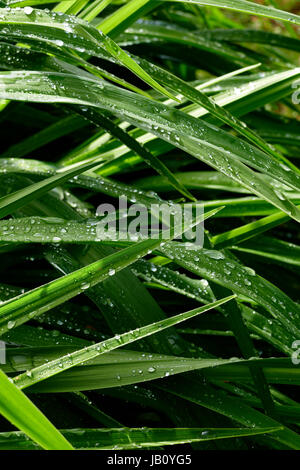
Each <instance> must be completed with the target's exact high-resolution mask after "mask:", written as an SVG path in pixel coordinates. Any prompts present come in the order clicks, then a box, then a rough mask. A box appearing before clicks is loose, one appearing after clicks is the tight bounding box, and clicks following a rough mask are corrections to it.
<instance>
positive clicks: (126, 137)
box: [78, 108, 196, 201]
mask: <svg viewBox="0 0 300 470" xmlns="http://www.w3.org/2000/svg"><path fill="white" fill-rule="evenodd" d="M78 112H79V113H80V108H79V109H78ZM82 115H83V116H85V117H86V118H87V119H88V120H89V121H91V122H92V123H93V124H96V125H98V126H101V127H102V128H104V129H105V130H106V131H108V132H109V133H110V134H111V135H112V136H114V137H115V138H117V139H118V140H120V141H121V142H122V143H123V144H125V145H127V147H128V148H130V149H131V150H133V151H134V152H135V153H137V154H138V155H140V156H141V157H142V158H143V160H145V162H146V163H147V164H148V165H149V166H150V167H152V168H154V170H156V171H157V172H158V173H159V174H160V175H163V176H165V178H167V180H168V181H169V182H170V184H171V185H172V187H173V188H175V189H177V191H179V192H180V193H181V194H182V195H183V196H185V197H187V198H188V199H190V200H192V201H196V199H195V198H194V196H193V195H192V194H191V193H190V192H189V191H188V190H187V189H186V188H185V187H184V185H183V184H182V183H180V181H179V180H177V178H176V177H175V176H174V174H173V173H172V172H171V171H170V170H169V169H168V167H167V166H166V165H165V164H164V163H163V162H162V161H161V160H159V159H158V158H156V156H155V155H152V153H151V152H149V150H147V148H146V147H144V146H143V145H141V144H140V143H139V142H138V141H137V140H135V139H133V138H132V137H131V136H130V134H128V133H127V132H126V131H125V130H123V129H122V128H121V127H119V126H117V125H116V124H114V123H113V122H112V121H111V120H110V119H108V118H106V117H105V116H104V115H103V114H102V113H99V112H97V113H95V112H94V111H93V110H91V109H88V110H84V111H82Z"/></svg>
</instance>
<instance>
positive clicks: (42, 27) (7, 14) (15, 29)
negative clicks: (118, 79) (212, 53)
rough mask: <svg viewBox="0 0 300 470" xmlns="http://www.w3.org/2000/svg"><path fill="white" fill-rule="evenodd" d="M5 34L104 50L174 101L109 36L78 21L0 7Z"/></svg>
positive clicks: (84, 49) (92, 51)
mask: <svg viewBox="0 0 300 470" xmlns="http://www.w3.org/2000/svg"><path fill="white" fill-rule="evenodd" d="M4 33H5V38H6V39H8V38H10V37H11V38H14V39H18V40H19V41H22V42H23V41H26V38H28V39H29V40H30V42H32V41H35V40H36V41H38V42H39V43H40V42H43V41H44V42H46V43H47V42H48V43H49V45H52V46H56V47H57V46H58V47H61V48H70V49H73V50H74V51H79V52H85V53H87V54H89V55H94V56H96V57H97V56H99V53H100V54H101V49H103V50H105V51H106V53H108V54H109V56H111V57H113V58H114V60H115V61H117V63H119V64H122V65H124V66H125V67H127V68H128V69H129V70H131V71H132V72H133V73H135V74H136V75H137V76H138V77H139V78H141V79H142V80H144V81H145V82H146V83H148V84H149V85H150V86H151V87H153V88H155V89H157V90H158V91H160V92H161V93H163V94H164V95H166V96H168V97H169V98H173V99H174V97H173V95H172V94H171V93H169V92H168V91H167V90H165V89H164V88H163V87H162V86H161V85H159V83H157V82H156V81H155V80H153V79H152V77H150V76H149V75H148V74H147V73H146V72H145V71H144V70H143V69H142V68H141V67H140V66H139V65H138V64H137V63H136V62H134V60H132V59H131V58H130V57H129V56H128V55H127V54H126V52H124V51H123V50H122V49H121V48H120V47H119V46H118V45H117V44H116V43H115V42H114V41H113V40H112V39H111V38H110V37H108V36H106V35H105V34H104V33H103V32H99V31H98V30H97V29H96V28H94V27H93V26H92V25H90V24H89V23H86V22H85V21H83V20H80V19H79V18H75V17H70V16H68V15H64V14H61V13H54V12H51V13H47V12H46V11H45V10H37V9H34V10H32V12H31V13H30V14H29V15H28V14H26V13H25V10H24V9H22V8H20V9H18V10H16V9H5V8H0V35H3V34H4ZM101 57H102V54H101ZM175 99H176V98H175Z"/></svg>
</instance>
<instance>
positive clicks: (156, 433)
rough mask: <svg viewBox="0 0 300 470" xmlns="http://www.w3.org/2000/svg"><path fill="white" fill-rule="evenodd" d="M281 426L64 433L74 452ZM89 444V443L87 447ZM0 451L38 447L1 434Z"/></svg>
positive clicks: (239, 434)
mask: <svg viewBox="0 0 300 470" xmlns="http://www.w3.org/2000/svg"><path fill="white" fill-rule="evenodd" d="M279 429H280V427H273V428H272V427H266V428H257V429H246V428H231V429H226V428H221V429H217V428H186V429H184V428H176V429H174V428H170V429H167V428H161V429H159V428H147V429H144V428H143V429H140V428H119V429H118V428H117V429H74V430H73V429H68V430H62V431H61V432H62V434H63V435H64V436H65V437H66V438H67V439H69V440H70V442H71V443H72V445H73V446H74V447H75V449H95V450H104V449H106V450H107V449H111V450H116V449H117V450H128V449H136V448H144V447H146V448H149V447H157V446H169V445H178V444H188V443H192V442H202V441H210V440H215V439H226V438H236V437H244V436H245V437H246V436H250V437H251V436H257V435H259V434H267V433H272V432H275V431H278V430H279ZM87 443H88V444H87ZM0 449H5V450H10V449H11V450H35V449H37V446H35V445H34V444H33V443H30V442H28V441H26V439H25V438H24V436H23V435H22V434H20V433H14V432H7V433H0Z"/></svg>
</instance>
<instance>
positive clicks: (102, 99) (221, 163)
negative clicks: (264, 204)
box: [0, 69, 300, 221]
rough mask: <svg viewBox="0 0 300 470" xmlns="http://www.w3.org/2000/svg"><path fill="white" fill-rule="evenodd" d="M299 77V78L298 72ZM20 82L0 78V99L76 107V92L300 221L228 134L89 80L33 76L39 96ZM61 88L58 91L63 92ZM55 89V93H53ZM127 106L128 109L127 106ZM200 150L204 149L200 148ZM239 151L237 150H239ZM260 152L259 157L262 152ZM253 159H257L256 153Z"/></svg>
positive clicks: (86, 101)
mask: <svg viewBox="0 0 300 470" xmlns="http://www.w3.org/2000/svg"><path fill="white" fill-rule="evenodd" d="M294 73H295V72H294ZM296 73H298V69H297V72H296ZM17 77H18V72H15V73H13V74H11V73H8V74H7V73H1V84H2V90H3V91H2V92H1V94H0V96H2V97H3V98H13V99H21V100H22V99H23V100H24V99H30V100H31V101H41V100H42V99H43V100H46V101H48V102H49V101H50V102H68V103H70V102H71V103H72V102H74V98H71V97H70V95H71V94H72V96H73V93H74V92H75V90H76V93H77V95H78V94H79V95H81V96H82V104H85V105H86V104H88V105H91V106H99V107H102V108H106V109H108V110H111V109H112V108H113V112H114V114H120V116H121V115H122V117H125V116H126V119H128V121H129V122H133V123H134V124H135V125H138V126H140V127H142V128H144V129H145V128H146V129H148V130H151V132H153V133H154V134H155V135H157V136H159V137H161V138H162V139H163V140H167V141H168V142H171V143H172V144H173V145H175V146H176V147H179V148H182V149H183V150H185V151H187V152H188V153H190V154H192V155H194V156H195V157H196V158H200V159H201V160H203V161H205V162H206V163H208V164H209V165H210V166H213V167H214V168H217V169H218V170H220V171H221V172H223V173H225V174H227V176H229V177H231V178H233V179H234V180H236V181H238V182H239V183H240V184H242V185H243V186H245V187H246V188H247V189H249V190H250V191H251V192H253V193H255V194H257V195H259V196H261V197H263V198H264V199H266V200H267V201H269V202H271V204H273V205H275V206H276V207H278V208H280V209H281V210H282V211H283V212H286V213H287V214H288V215H289V216H290V217H292V218H295V220H298V221H300V210H299V209H297V208H296V207H295V206H294V205H293V204H292V203H291V202H290V201H289V200H288V199H286V198H283V197H282V195H281V194H278V195H277V194H276V193H275V192H274V191H273V190H270V188H269V187H267V186H266V185H265V183H262V181H261V179H260V176H259V175H258V174H257V173H254V172H253V171H252V170H250V168H248V167H246V166H245V165H244V164H243V163H242V162H240V161H239V160H238V159H237V158H235V157H234V155H235V152H237V151H238V152H239V151H241V152H243V150H242V145H241V142H239V141H238V140H237V139H235V140H234V141H233V137H230V135H229V134H227V133H225V132H224V133H222V131H220V130H219V129H218V130H217V129H214V128H212V127H211V126H209V127H206V125H205V126H204V123H203V122H202V123H201V124H200V123H199V121H198V120H196V119H192V118H190V117H189V116H187V115H186V114H183V113H182V112H180V111H177V110H173V109H169V108H168V107H165V106H163V105H161V104H160V103H155V104H154V103H151V101H150V100H148V99H147V98H145V97H141V96H136V97H135V96H134V95H132V93H130V92H128V91H126V90H120V89H118V88H116V87H114V86H113V85H109V84H107V83H106V84H104V83H103V84H101V86H99V84H98V83H96V82H94V81H92V80H88V81H87V79H82V78H79V77H74V76H72V75H66V74H52V73H47V74H44V73H36V72H32V73H30V77H31V79H33V77H35V78H38V84H39V86H38V88H39V94H35V95H34V93H35V84H32V80H28V78H27V80H26V82H27V85H28V88H27V89H26V91H25V92H24V77H23V80H22V91H21V90H20V83H19V82H18V80H16V79H17ZM50 78H51V84H52V83H53V85H51V86H49V80H50ZM59 84H60V85H59ZM58 86H60V88H59V90H58ZM41 87H42V88H43V95H42V94H41V91H42V90H41ZM53 87H54V88H55V92H54V90H53ZM62 87H63V90H62ZM96 90H97V92H96ZM68 95H69V96H68ZM83 95H84V96H83ZM131 95H132V96H131ZM78 101H79V100H78V98H76V102H77V103H78ZM125 101H126V106H124V104H125ZM150 103H151V104H150ZM145 119H146V120H145ZM187 133H188V134H187ZM204 135H205V137H204ZM221 138H222V139H226V140H225V142H226V141H227V143H229V146H228V147H227V148H228V149H229V148H230V150H229V153H228V150H227V149H226V148H224V145H225V146H226V144H225V142H223V143H222V144H220V145H221V148H220V147H218V146H217V145H216V144H217V143H218V140H220V139H221ZM204 139H205V140H204ZM208 139H209V141H208ZM231 141H232V142H231ZM233 142H234V146H235V149H234V147H233ZM200 144H201V147H199V145H200ZM242 144H243V145H244V146H245V145H246V144H245V143H242ZM237 145H238V149H236V147H237ZM257 152H259V150H258V149H257ZM244 153H245V154H247V155H248V157H247V158H249V154H248V153H247V152H245V150H244ZM253 154H255V152H254V151H253ZM264 155H265V154H264ZM254 158H255V157H254ZM274 163H275V162H274ZM233 169H234V171H233ZM285 173H286V174H288V172H285ZM299 178H300V175H299ZM285 179H286V178H285Z"/></svg>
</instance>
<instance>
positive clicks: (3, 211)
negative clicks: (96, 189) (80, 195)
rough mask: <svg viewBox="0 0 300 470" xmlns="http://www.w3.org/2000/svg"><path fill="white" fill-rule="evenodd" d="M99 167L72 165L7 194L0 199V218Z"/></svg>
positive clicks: (94, 163)
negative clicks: (75, 177)
mask: <svg viewBox="0 0 300 470" xmlns="http://www.w3.org/2000/svg"><path fill="white" fill-rule="evenodd" d="M98 165H99V162H93V163H91V162H88V163H83V164H82V163H80V164H75V165H72V167H71V168H70V167H69V168H67V169H65V168H64V169H63V170H58V171H57V173H56V175H54V176H50V178H46V179H44V180H42V181H40V182H38V183H34V184H32V185H30V186H27V187H26V188H24V189H20V190H19V191H16V192H14V193H12V194H8V195H7V196H4V197H2V198H1V199H0V218H3V217H5V216H7V215H8V214H11V213H12V212H14V211H16V210H17V209H19V208H20V207H23V206H25V205H26V204H28V202H30V201H32V200H34V199H36V198H38V197H40V196H41V195H42V194H45V193H46V192H47V191H49V190H50V189H52V188H55V187H57V186H59V185H61V184H62V183H64V182H65V181H68V180H69V179H70V178H73V177H74V176H76V175H79V174H80V173H83V172H85V171H87V170H90V169H92V168H94V167H96V166H98Z"/></svg>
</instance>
